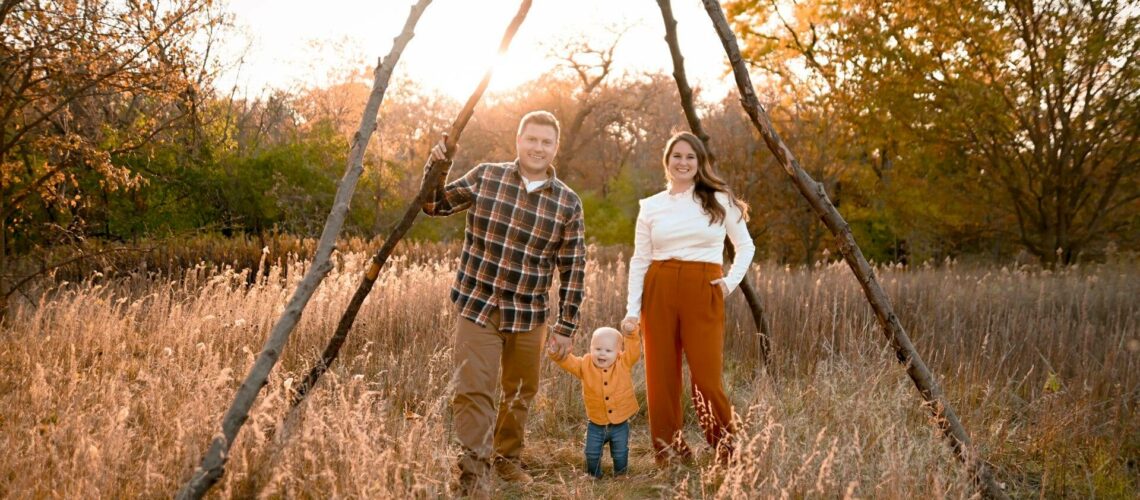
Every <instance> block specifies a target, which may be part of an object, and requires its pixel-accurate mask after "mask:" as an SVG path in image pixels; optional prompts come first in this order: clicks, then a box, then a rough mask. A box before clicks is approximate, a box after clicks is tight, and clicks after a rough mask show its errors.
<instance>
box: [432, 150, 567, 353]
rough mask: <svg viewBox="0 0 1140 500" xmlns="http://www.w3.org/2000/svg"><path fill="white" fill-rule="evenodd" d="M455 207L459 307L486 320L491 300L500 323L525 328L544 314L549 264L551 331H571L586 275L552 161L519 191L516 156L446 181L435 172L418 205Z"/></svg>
mask: <svg viewBox="0 0 1140 500" xmlns="http://www.w3.org/2000/svg"><path fill="white" fill-rule="evenodd" d="M428 165H429V166H430V163H429V164H428ZM425 173H426V168H425ZM462 210H467V228H466V230H465V231H464V237H463V256H462V257H461V259H460V263H459V274H458V276H457V277H456V280H455V285H454V286H452V288H451V300H452V302H455V304H456V305H458V306H459V314H460V315H461V316H463V317H464V318H467V319H469V320H471V321H473V322H475V323H476V324H478V325H480V326H486V324H487V317H488V316H489V315H490V313H491V312H492V311H493V310H494V309H495V308H496V307H498V308H499V311H500V325H499V328H500V329H501V330H502V331H505V332H516V333H517V332H526V331H530V330H533V329H534V328H536V327H538V326H539V325H540V324H542V323H544V322H546V314H547V307H546V298H547V295H548V292H549V290H550V284H551V282H552V281H553V279H554V268H555V267H557V268H558V273H559V275H558V276H559V282H560V283H561V286H560V288H559V290H558V298H559V309H560V311H559V315H558V322H557V323H555V324H554V326H553V328H552V331H553V332H554V333H556V334H558V335H563V336H567V337H569V336H571V335H573V334H574V331H575V330H576V329H577V327H578V310H579V308H580V306H581V304H582V296H583V294H584V285H583V283H584V281H585V276H586V245H585V224H584V221H583V217H582V201H581V200H580V199H579V198H578V194H577V193H575V192H574V191H573V190H571V189H570V188H569V187H568V186H567V185H566V184H565V183H563V182H562V181H561V180H559V179H558V178H557V177H555V175H554V168H553V167H552V168H551V169H550V172H549V179H548V181H547V182H546V183H545V184H544V185H543V186H542V187H540V188H538V189H536V190H535V191H534V192H533V193H527V191H526V180H525V179H524V178H523V177H522V175H521V174H520V173H519V166H518V162H517V160H516V161H514V162H510V163H484V164H481V165H478V166H476V167H475V168H473V169H471V171H469V172H467V174H466V175H464V176H463V177H460V178H459V179H456V180H455V181H452V182H451V183H449V184H447V185H443V180H440V184H439V185H438V186H435V189H434V190H433V191H432V192H431V194H430V196H429V198H428V201H427V202H425V203H424V205H423V211H424V213H425V214H427V215H432V216H439V215H451V214H453V213H455V212H459V211H462Z"/></svg>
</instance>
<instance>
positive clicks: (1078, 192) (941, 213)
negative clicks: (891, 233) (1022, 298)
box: [729, 0, 1140, 264]
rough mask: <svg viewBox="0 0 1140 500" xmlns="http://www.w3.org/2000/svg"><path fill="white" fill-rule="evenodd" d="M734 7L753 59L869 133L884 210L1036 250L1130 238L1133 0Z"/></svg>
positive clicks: (1138, 76)
mask: <svg viewBox="0 0 1140 500" xmlns="http://www.w3.org/2000/svg"><path fill="white" fill-rule="evenodd" d="M729 9H730V13H731V14H732V16H733V19H734V20H735V23H736V24H735V27H736V30H737V32H739V33H740V34H741V37H742V39H743V40H744V43H745V48H746V50H745V54H746V57H748V58H749V60H750V61H752V63H753V64H754V65H755V66H756V67H759V68H762V69H764V70H765V71H766V73H767V74H771V75H775V78H777V79H780V80H783V81H796V82H807V83H808V84H810V85H813V86H814V87H813V90H812V95H813V97H814V98H816V99H818V100H819V101H820V102H824V101H828V102H832V103H834V104H833V106H834V108H833V109H837V110H838V111H839V113H840V114H841V116H842V117H843V119H844V120H845V121H846V122H847V124H848V126H850V127H851V128H852V129H854V130H858V131H859V134H860V136H861V137H864V139H863V140H862V141H861V142H862V144H861V145H859V146H858V148H859V149H862V150H863V152H862V154H861V156H863V157H864V158H865V160H864V161H863V162H862V165H863V166H864V167H866V168H867V169H869V170H870V171H871V172H873V173H874V179H876V182H877V183H878V185H879V186H878V188H881V189H882V190H883V193H884V199H886V200H888V201H889V202H890V203H892V205H893V209H896V210H899V211H900V212H901V213H903V214H907V212H910V214H909V215H921V216H926V217H929V219H926V220H927V221H929V223H930V224H931V225H932V226H933V228H934V229H935V230H936V231H939V232H941V233H942V234H943V235H944V236H945V235H954V234H959V235H967V237H970V236H969V235H972V237H978V235H979V234H984V233H986V232H988V231H993V232H994V234H997V235H1005V236H1006V237H1007V238H1009V239H1012V240H1015V241H1017V242H1019V244H1020V245H1021V246H1023V247H1024V248H1025V249H1026V250H1028V251H1029V252H1032V253H1033V254H1035V255H1037V256H1038V257H1039V258H1041V260H1042V261H1043V262H1045V263H1047V264H1052V263H1054V262H1058V263H1068V262H1071V261H1072V260H1073V259H1074V258H1076V256H1077V255H1078V254H1079V253H1080V252H1081V251H1082V250H1085V249H1088V248H1089V247H1090V246H1091V245H1093V244H1094V243H1098V242H1103V240H1104V239H1106V238H1130V237H1131V238H1133V239H1134V236H1129V235H1134V234H1135V233H1136V227H1135V224H1136V217H1135V214H1136V212H1137V210H1140V206H1138V203H1137V202H1138V200H1140V180H1138V179H1137V176H1138V174H1140V152H1138V149H1137V147H1136V143H1137V139H1138V136H1140V125H1138V124H1140V107H1138V99H1137V97H1138V93H1140V70H1138V69H1137V68H1138V66H1137V64H1136V63H1137V61H1136V58H1137V54H1138V53H1140V29H1138V28H1140V27H1138V24H1137V23H1138V22H1140V20H1138V16H1140V13H1138V12H1137V11H1136V9H1135V8H1134V7H1131V6H1130V4H1129V3H1127V2H1119V1H1111V0H1109V1H1100V0H1095V1H1094V0H1017V1H1012V2H1005V3H997V2H991V1H985V0H974V1H967V2H950V1H935V2H918V1H904V2H890V3H880V2H871V1H862V0H855V1H844V2H823V1H809V2H803V3H799V4H797V5H795V6H794V7H793V6H789V5H786V4H783V3H779V2H776V1H774V0H769V1H755V0H740V1H735V2H732V3H731V4H730V6H729ZM757 26H759V27H760V28H759V29H758V28H756V27H757ZM797 73H798V74H797ZM898 180H901V181H902V182H901V185H900V184H898V183H896V184H895V185H892V182H895V181H898ZM916 180H917V181H919V183H917V184H916V183H915V181H916ZM922 200H927V202H926V203H923V202H922ZM943 202H945V203H943ZM904 205H905V206H904ZM991 206H992V207H993V209H992V210H991V209H990V207H991ZM908 207H909V208H908ZM911 209H914V210H911ZM995 210H996V211H995ZM905 218H909V219H912V220H913V219H914V217H905Z"/></svg>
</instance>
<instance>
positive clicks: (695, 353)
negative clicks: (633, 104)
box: [622, 132, 756, 466]
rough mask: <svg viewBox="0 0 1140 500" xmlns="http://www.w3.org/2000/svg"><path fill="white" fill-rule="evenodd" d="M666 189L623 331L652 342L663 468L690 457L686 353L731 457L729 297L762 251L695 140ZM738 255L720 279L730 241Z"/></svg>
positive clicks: (642, 230) (708, 422)
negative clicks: (685, 427) (684, 431)
mask: <svg viewBox="0 0 1140 500" xmlns="http://www.w3.org/2000/svg"><path fill="white" fill-rule="evenodd" d="M662 163H664V166H665V177H666V178H667V180H668V184H667V188H666V189H665V191H662V192H660V193H657V194H655V195H653V196H650V197H649V198H645V199H643V200H641V201H640V205H641V210H640V212H639V213H638V216H637V234H636V237H635V238H634V250H633V257H632V258H630V262H629V295H628V299H627V304H626V317H625V319H623V320H622V329H623V330H626V331H630V330H632V329H634V328H635V327H637V325H638V322H639V321H640V324H641V328H642V337H643V342H644V344H645V379H646V385H647V393H648V394H647V396H648V400H649V401H648V402H649V430H650V435H651V436H652V437H653V447H654V450H655V451H656V458H657V463H658V465H662V466H663V465H667V464H668V462H669V461H670V459H671V458H679V459H681V460H689V459H690V458H691V457H692V452H691V451H690V450H689V447H688V445H687V444H685V441H684V439H683V438H682V435H681V424H682V414H681V355H682V353H683V354H684V355H685V359H686V360H687V361H688V363H689V375H690V379H691V380H692V387H691V390H692V397H693V406H694V407H695V408H697V417H698V421H699V422H700V424H701V427H702V428H703V429H704V431H705V439H706V440H707V441H708V443H709V444H710V445H711V446H713V448H714V449H715V450H716V452H717V458H718V459H720V460H724V459H727V458H729V457H730V456H731V454H732V450H733V448H732V443H731V439H730V437H731V435H732V433H733V431H734V428H733V423H732V405H731V404H730V403H729V401H728V396H726V395H725V393H724V386H723V384H722V382H721V370H722V367H723V364H724V354H723V350H724V298H725V297H727V296H728V295H729V294H731V293H732V292H733V291H734V290H735V289H736V287H737V285H739V284H740V281H741V280H742V279H744V274H745V273H746V272H747V271H748V266H749V264H750V263H751V262H752V255H753V253H755V251H756V248H755V246H754V245H753V244H752V237H751V236H749V235H748V227H747V226H746V224H745V221H747V219H748V215H747V214H748V205H747V204H746V203H744V202H743V201H741V200H739V199H737V198H736V197H735V196H734V195H733V194H732V192H731V190H729V188H728V185H727V184H725V182H724V180H722V179H721V178H720V177H719V176H717V174H716V173H715V172H713V170H712V166H711V165H709V161H708V153H707V152H706V151H705V148H704V145H703V144H702V143H701V140H700V139H699V138H697V136H695V135H693V134H691V133H688V132H681V133H678V134H674V135H673V137H671V138H670V139H669V142H668V143H667V144H666V146H665V154H664V158H663V159H662ZM726 234H727V236H728V238H729V240H730V241H731V242H732V245H733V247H734V248H735V250H736V258H735V259H734V260H733V261H732V267H731V268H730V269H729V271H728V274H727V275H722V272H723V267H722V262H723V252H724V237H725V235H726Z"/></svg>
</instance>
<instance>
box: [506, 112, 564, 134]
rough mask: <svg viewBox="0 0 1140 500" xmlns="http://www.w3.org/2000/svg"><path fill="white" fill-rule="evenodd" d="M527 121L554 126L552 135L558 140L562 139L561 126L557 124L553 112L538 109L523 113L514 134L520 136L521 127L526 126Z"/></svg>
mask: <svg viewBox="0 0 1140 500" xmlns="http://www.w3.org/2000/svg"><path fill="white" fill-rule="evenodd" d="M529 123H533V124H535V125H549V126H551V127H554V136H555V137H556V138H557V139H559V140H561V139H562V126H561V125H559V124H558V118H555V117H554V113H551V112H549V111H542V110H538V111H531V112H530V113H527V114H525V115H523V117H522V119H521V120H519V131H518V133H517V134H516V135H520V136H521V135H522V132H523V129H524V128H526V126H527V124H529Z"/></svg>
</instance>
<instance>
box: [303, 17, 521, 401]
mask: <svg viewBox="0 0 1140 500" xmlns="http://www.w3.org/2000/svg"><path fill="white" fill-rule="evenodd" d="M531 2H532V0H523V2H522V4H521V5H519V10H518V13H516V14H515V17H514V19H512V20H511V24H510V25H509V26H507V30H506V32H505V33H503V38H502V41H500V42H499V54H504V53H506V52H507V48H509V47H510V45H511V40H512V39H513V38H514V36H515V33H516V32H517V31H518V29H519V26H520V25H522V22H523V20H524V19H526V15H527V12H528V11H530V5H531ZM494 71H495V67H494V66H491V67H489V68H487V71H486V72H485V73H484V74H483V79H482V80H481V81H480V82H479V85H478V86H477V87H476V88H475V91H474V92H472V93H471V96H470V97H468V98H467V104H465V105H464V106H463V109H462V110H460V111H459V116H458V117H456V119H455V121H454V122H452V124H451V129H450V131H449V132H448V134H447V136H446V140H445V144H446V147H447V157H448V160H441V161H434V162H432V164H431V166H430V167H428V171H427V173H426V174H425V175H424V183H423V185H422V186H420V192H419V193H418V194H417V195H416V198H415V199H414V200H412V202H411V203H410V204H409V205H408V208H407V209H406V210H405V211H404V217H403V218H402V219H401V220H400V222H399V223H398V224H397V225H396V226H395V227H394V228H393V229H392V231H391V233H389V234H388V237H387V238H386V239H385V240H384V244H383V245H382V246H381V247H380V250H379V251H377V252H376V255H373V256H372V259H371V263H370V264H369V266H368V270H367V271H365V273H364V279H363V280H361V282H360V285H359V286H358V287H357V288H356V293H354V294H353V295H352V300H351V301H349V303H348V308H347V309H346V310H345V311H344V314H343V315H341V317H340V322H339V323H337V327H336V332H335V333H333V336H332V338H330V339H329V343H328V345H327V346H325V350H324V353H323V354H321V359H320V360H319V361H318V362H317V363H316V364H315V365H313V368H312V369H311V370H309V374H308V375H306V376H305V380H303V381H301V383H300V384H299V385H298V386H297V390H296V392H295V393H293V396H292V398H290V403H291V406H292V407H294V408H295V407H296V406H297V405H299V404H301V401H303V400H304V399H305V396H306V395H307V394H308V393H309V391H310V390H311V389H312V388H313V386H314V385H316V383H317V381H318V380H320V378H321V375H322V374H324V373H325V372H326V371H328V368H329V366H331V365H332V363H333V362H334V361H336V358H337V355H338V354H339V353H340V348H341V346H343V345H344V342H345V340H346V339H347V338H348V332H349V330H350V329H352V324H353V322H355V321H356V315H357V314H358V313H359V312H360V306H361V304H363V303H364V299H365V298H366V297H368V293H369V292H370V291H372V286H373V285H375V283H376V278H377V277H378V276H379V275H380V269H381V268H382V267H384V264H385V263H386V262H387V261H388V257H389V256H391V255H392V250H393V249H395V247H396V244H397V243H399V242H400V239H402V238H403V237H404V234H406V233H407V232H408V229H410V228H411V227H412V224H413V223H414V222H415V220H416V217H417V216H418V215H419V214H420V211H421V207H423V204H424V202H425V201H427V196H428V192H429V190H430V189H431V188H430V186H435V185H436V184H438V182H439V178H440V176H443V175H446V174H447V171H448V168H449V167H450V166H451V160H450V158H451V155H452V154H453V153H454V152H455V145H456V144H457V143H458V142H459V136H460V134H462V133H463V129H464V127H466V126H467V122H468V120H470V119H471V115H472V114H473V113H474V111H475V105H476V104H477V103H478V102H479V99H481V98H482V97H483V92H484V91H485V90H486V89H487V85H488V84H489V83H490V82H491V75H492V74H493V73H494Z"/></svg>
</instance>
